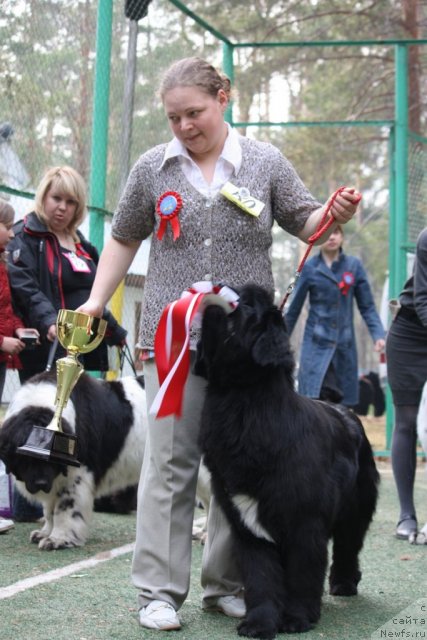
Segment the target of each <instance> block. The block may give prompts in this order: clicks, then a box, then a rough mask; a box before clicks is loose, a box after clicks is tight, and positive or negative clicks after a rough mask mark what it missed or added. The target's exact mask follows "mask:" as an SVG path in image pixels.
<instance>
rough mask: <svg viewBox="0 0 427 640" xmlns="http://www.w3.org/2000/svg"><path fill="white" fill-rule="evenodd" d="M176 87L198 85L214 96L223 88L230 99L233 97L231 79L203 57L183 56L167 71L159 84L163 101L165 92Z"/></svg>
mask: <svg viewBox="0 0 427 640" xmlns="http://www.w3.org/2000/svg"><path fill="white" fill-rule="evenodd" d="M175 87H198V88H199V89H201V90H202V91H204V92H205V93H207V94H208V95H210V96H212V97H213V98H216V96H217V95H218V91H219V90H220V89H223V91H225V93H226V96H227V98H228V99H229V100H230V97H231V82H230V79H229V78H228V77H227V76H226V75H225V74H224V73H220V72H219V71H217V69H215V67H213V66H212V65H211V64H209V62H206V60H203V58H197V57H193V58H182V59H181V60H177V61H176V62H174V63H173V64H172V65H171V66H170V67H169V69H167V70H166V71H165V73H164V75H163V78H162V80H161V82H160V86H159V94H160V98H161V100H162V102H163V101H164V97H165V94H166V93H167V92H168V91H170V90H171V89H175Z"/></svg>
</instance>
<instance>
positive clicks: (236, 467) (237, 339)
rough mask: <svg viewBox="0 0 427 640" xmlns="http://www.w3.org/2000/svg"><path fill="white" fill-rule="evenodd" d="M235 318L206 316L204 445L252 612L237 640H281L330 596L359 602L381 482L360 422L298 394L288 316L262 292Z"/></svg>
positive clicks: (243, 302) (303, 626) (244, 300)
mask: <svg viewBox="0 0 427 640" xmlns="http://www.w3.org/2000/svg"><path fill="white" fill-rule="evenodd" d="M239 293H240V301H239V305H238V307H237V309H236V310H235V311H234V312H233V313H231V314H230V315H226V312H225V311H224V310H223V309H222V308H221V307H218V306H209V307H207V309H206V311H205V312H204V317H203V322H202V336H201V341H200V344H199V354H198V356H199V358H198V364H197V365H196V373H199V374H202V375H205V377H206V378H207V380H208V387H207V395H206V402H205V406H204V411H203V417H202V425H201V435H200V444H201V448H202V451H203V453H204V456H205V463H206V465H207V467H208V469H209V470H210V472H211V475H212V490H213V492H214V494H215V495H216V497H217V499H218V501H219V503H220V504H221V506H222V508H223V510H224V512H225V513H226V515H227V517H228V520H229V521H230V524H231V527H232V530H233V533H234V537H235V542H236V555H237V557H238V559H239V562H240V566H241V571H242V579H243V586H244V595H245V602H246V607H247V614H246V617H245V619H243V621H241V622H240V624H239V626H238V633H239V635H241V636H247V637H251V638H274V637H275V636H276V634H277V633H279V632H302V631H307V630H309V629H311V628H312V627H313V625H314V624H315V623H316V622H317V621H318V620H319V617H320V608H321V599H322V592H323V586H324V580H325V574H326V570H327V563H328V558H327V546H328V540H329V539H332V540H333V557H332V566H331V568H330V572H329V589H330V593H331V594H333V595H336V596H352V595H355V594H356V593H357V585H358V582H359V580H360V578H361V572H360V569H359V562H358V555H359V552H360V550H361V548H362V545H363V541H364V536H365V534H366V531H367V529H368V527H369V524H370V522H371V519H372V516H373V514H374V511H375V507H376V501H377V485H378V480H379V475H378V472H377V469H376V466H375V462H374V459H373V455H372V450H371V446H370V444H369V442H368V440H367V438H366V435H365V433H364V430H363V426H362V424H361V422H360V420H359V419H358V417H357V416H356V415H355V414H354V413H352V412H350V411H348V410H346V409H344V408H343V407H340V406H338V405H330V404H327V403H324V402H321V401H318V400H311V399H308V398H304V397H302V396H300V395H298V394H297V393H296V391H295V390H294V380H293V374H294V359H293V356H292V353H291V351H290V346H289V339H288V334H287V331H286V326H285V323H284V320H283V319H282V316H281V313H280V311H279V310H278V309H277V307H275V306H274V305H273V304H272V300H271V297H270V295H269V294H268V293H267V292H266V291H265V290H264V289H262V288H260V287H258V286H256V285H246V286H244V287H243V288H242V289H241V290H240V291H239Z"/></svg>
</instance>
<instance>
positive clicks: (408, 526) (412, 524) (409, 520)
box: [396, 515, 418, 540]
mask: <svg viewBox="0 0 427 640" xmlns="http://www.w3.org/2000/svg"><path fill="white" fill-rule="evenodd" d="M417 528H418V525H417V519H416V517H415V516H414V515H412V516H405V517H404V518H402V520H399V522H398V523H397V527H396V538H398V539H399V540H408V538H409V536H411V535H412V534H414V533H416V532H417Z"/></svg>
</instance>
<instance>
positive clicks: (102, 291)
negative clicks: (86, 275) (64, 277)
mask: <svg viewBox="0 0 427 640" xmlns="http://www.w3.org/2000/svg"><path fill="white" fill-rule="evenodd" d="M140 244H141V242H140V241H136V242H128V243H125V242H120V241H119V240H116V239H115V238H110V239H109V240H108V242H107V244H106V245H105V247H104V249H103V250H102V253H101V257H100V258H99V263H98V267H97V269H96V276H95V281H94V283H93V285H92V290H91V292H90V296H89V299H88V300H87V301H86V302H85V303H83V304H82V305H81V306H80V307H79V308H78V309H77V311H81V312H82V313H87V314H88V315H91V316H97V317H101V316H102V314H103V311H104V307H105V305H106V304H107V302H108V301H109V299H110V298H111V296H112V295H113V293H114V292H115V290H116V289H117V287H118V286H119V284H120V282H121V281H122V280H123V278H124V277H125V275H126V273H127V272H128V269H129V267H130V265H131V264H132V260H133V259H134V257H135V255H136V252H137V251H138V249H139V246H140Z"/></svg>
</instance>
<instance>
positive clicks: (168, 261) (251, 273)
mask: <svg viewBox="0 0 427 640" xmlns="http://www.w3.org/2000/svg"><path fill="white" fill-rule="evenodd" d="M240 144H241V146H242V164H241V168H240V170H239V172H238V175H237V176H234V175H233V176H232V178H231V182H232V183H233V184H234V185H235V186H237V187H246V188H247V189H249V192H250V194H251V195H253V196H255V197H256V198H257V199H258V200H261V201H262V202H263V203H264V204H265V207H264V209H263V211H262V212H261V215H260V216H259V217H258V218H256V217H254V216H252V215H249V214H248V213H245V212H244V211H242V209H240V208H239V207H238V206H237V205H235V204H233V203H232V202H230V201H229V200H228V199H227V198H225V197H224V196H223V195H221V194H220V193H218V194H217V195H216V196H215V197H214V198H211V199H208V198H206V197H205V196H203V195H202V194H201V193H200V192H199V191H197V190H196V189H195V188H194V187H193V186H192V185H191V184H190V183H189V182H188V180H187V179H186V178H185V176H184V174H183V172H182V170H181V168H180V165H179V161H178V159H177V158H171V159H169V160H167V161H166V163H165V164H164V166H163V167H162V168H161V169H160V166H161V164H162V161H163V157H164V153H165V149H166V145H165V144H162V145H159V146H156V147H154V148H153V149H151V150H149V151H147V152H146V153H144V154H143V155H142V156H141V157H140V158H139V159H138V160H137V162H136V163H135V165H134V167H133V169H132V171H131V173H130V175H129V179H128V181H127V184H126V187H125V190H124V192H123V195H122V197H121V199H120V202H119V205H118V209H117V212H116V213H115V215H114V218H113V224H112V236H113V238H115V239H116V240H119V241H123V242H126V241H135V240H144V239H145V238H147V237H148V236H150V234H153V236H152V241H151V249H150V257H149V266H148V272H147V277H146V283H145V289H144V296H143V305H142V312H141V316H142V320H141V332H140V337H139V345H140V346H141V347H142V348H144V349H152V348H153V344H154V335H155V331H156V328H157V324H158V322H159V319H160V315H161V313H162V311H163V309H164V308H165V307H166V305H167V304H169V303H170V302H172V301H173V300H176V299H177V298H179V297H180V296H181V293H182V292H183V291H184V290H185V289H187V288H188V287H189V286H191V285H192V284H193V283H194V282H198V281H200V280H212V281H213V282H214V283H222V284H227V285H229V286H231V287H233V286H239V285H242V284H244V283H246V282H256V283H258V284H260V285H262V286H264V287H266V288H267V289H269V290H271V291H272V292H273V290H274V282H273V275H272V269H271V261H270V247H271V244H272V233H271V228H272V225H273V222H274V220H275V221H276V222H277V223H278V224H279V225H280V226H281V227H282V228H283V229H285V230H286V231H288V232H289V233H291V234H292V235H297V234H298V233H299V232H300V231H301V229H302V228H303V227H304V225H305V222H306V220H307V218H308V217H309V215H310V214H311V213H312V212H313V211H314V210H315V209H317V208H318V207H320V206H321V205H320V203H319V202H317V201H316V200H315V199H314V198H313V196H312V195H311V194H310V192H309V191H308V190H307V189H306V187H305V186H304V184H303V182H302V181H301V179H300V178H299V176H298V175H297V173H296V172H295V169H294V168H293V166H292V165H291V164H290V162H289V161H288V160H286V158H285V157H284V156H283V155H282V154H281V153H280V151H279V150H278V149H277V148H276V147H274V146H273V145H271V144H268V143H264V142H258V141H254V140H250V139H248V138H245V137H243V136H240ZM167 191H176V192H178V193H179V194H180V196H181V197H182V202H183V206H182V209H181V211H180V213H179V223H180V227H181V231H180V236H179V238H178V239H177V240H175V241H174V240H173V235H172V230H171V228H170V225H169V224H168V228H167V231H166V233H165V234H164V236H163V239H162V240H158V238H157V235H156V234H157V231H158V228H159V224H160V218H159V216H158V215H157V214H156V203H157V201H158V199H159V198H160V197H161V196H162V195H163V194H164V193H165V192H167ZM192 342H193V344H194V340H193V341H192Z"/></svg>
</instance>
